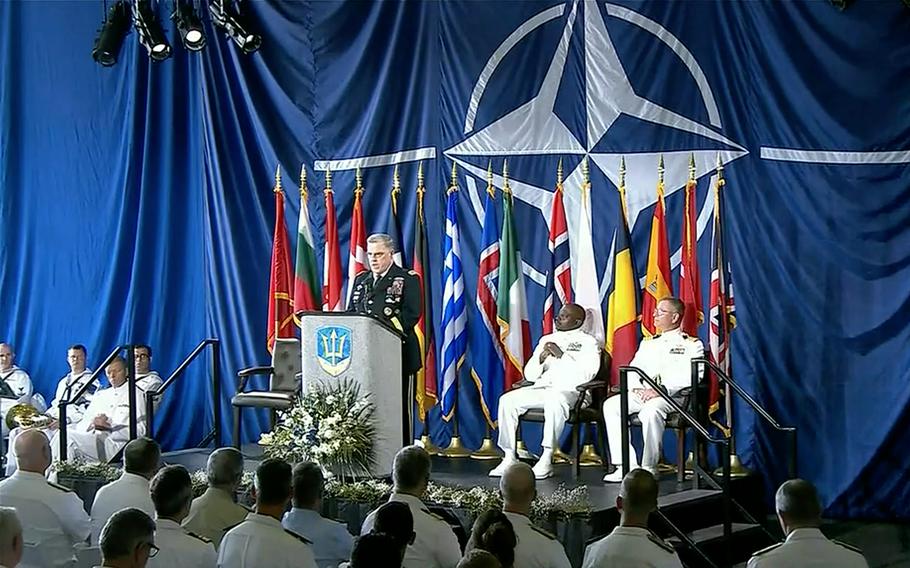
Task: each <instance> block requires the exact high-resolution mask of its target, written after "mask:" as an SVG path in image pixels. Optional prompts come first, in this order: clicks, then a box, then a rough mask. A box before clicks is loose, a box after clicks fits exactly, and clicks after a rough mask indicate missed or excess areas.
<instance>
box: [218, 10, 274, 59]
mask: <svg viewBox="0 0 910 568" xmlns="http://www.w3.org/2000/svg"><path fill="white" fill-rule="evenodd" d="M209 12H210V13H211V14H212V21H213V22H214V23H215V25H216V26H218V27H219V28H221V29H223V30H224V32H225V33H226V34H227V35H228V36H229V37H230V38H231V39H232V40H234V43H236V44H237V47H239V48H240V49H241V51H243V52H244V53H253V52H254V51H256V50H257V49H259V47H260V46H261V45H262V38H261V37H260V36H259V34H256V33H254V32H253V31H252V30H251V29H250V26H249V24H248V22H247V21H246V18H244V17H243V15H242V14H240V13H239V12H235V11H233V9H232V8H231V7H230V6H228V2H227V1H226V0H212V2H211V4H209Z"/></svg>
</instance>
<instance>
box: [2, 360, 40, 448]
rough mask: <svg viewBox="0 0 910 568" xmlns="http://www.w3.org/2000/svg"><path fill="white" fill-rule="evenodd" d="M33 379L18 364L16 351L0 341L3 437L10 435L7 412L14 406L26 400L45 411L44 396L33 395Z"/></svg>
mask: <svg viewBox="0 0 910 568" xmlns="http://www.w3.org/2000/svg"><path fill="white" fill-rule="evenodd" d="M33 393H34V387H33V386H32V379H31V377H29V376H28V373H26V372H25V370H23V369H20V368H19V367H17V366H16V353H15V351H13V346H12V345H10V344H9V343H0V423H2V424H0V426H2V432H3V437H4V438H5V437H7V436H8V435H9V431H8V430H7V428H6V412H7V411H8V410H9V409H10V408H12V407H13V406H15V405H17V404H19V403H21V402H25V403H28V404H32V405H34V406H35V408H37V409H38V411H39V412H44V398H42V397H41V395H37V396H36V397H34V399H33V397H32V394H33Z"/></svg>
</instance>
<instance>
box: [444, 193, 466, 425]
mask: <svg viewBox="0 0 910 568" xmlns="http://www.w3.org/2000/svg"><path fill="white" fill-rule="evenodd" d="M457 209H458V188H457V187H456V186H455V184H454V183H453V184H452V187H450V188H449V191H448V196H447V197H446V238H445V249H444V254H445V266H444V268H443V281H444V282H445V288H444V291H443V295H442V398H441V400H442V403H441V404H442V417H443V419H444V420H446V421H449V420H451V419H452V417H453V416H454V415H455V401H456V399H457V398H458V397H457V391H456V386H455V383H456V382H457V380H458V370H459V369H460V368H461V364H462V363H463V362H464V357H465V351H466V349H467V332H466V330H465V327H466V326H465V323H466V321H467V315H466V312H465V300H464V272H463V271H462V267H461V245H460V238H459V232H458V216H457V214H456V211H457Z"/></svg>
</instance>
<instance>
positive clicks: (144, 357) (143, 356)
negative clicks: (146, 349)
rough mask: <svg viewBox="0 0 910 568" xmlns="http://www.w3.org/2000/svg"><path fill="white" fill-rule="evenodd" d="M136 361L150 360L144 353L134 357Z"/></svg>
mask: <svg viewBox="0 0 910 568" xmlns="http://www.w3.org/2000/svg"><path fill="white" fill-rule="evenodd" d="M136 359H151V357H149V356H148V355H146V354H145V353H139V354H138V355H136Z"/></svg>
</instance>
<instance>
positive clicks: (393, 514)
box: [373, 501, 417, 563]
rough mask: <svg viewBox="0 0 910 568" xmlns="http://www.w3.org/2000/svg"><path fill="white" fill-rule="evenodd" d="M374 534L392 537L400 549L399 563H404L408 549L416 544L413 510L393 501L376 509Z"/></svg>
mask: <svg viewBox="0 0 910 568" xmlns="http://www.w3.org/2000/svg"><path fill="white" fill-rule="evenodd" d="M373 532H374V533H382V534H384V535H388V536H390V537H392V539H393V540H394V541H395V547H396V548H397V549H398V552H399V556H400V557H401V558H400V559H399V563H401V562H404V555H405V552H407V550H408V547H409V546H410V545H412V544H414V539H415V538H416V537H417V533H415V532H414V516H413V515H412V514H411V508H410V507H408V506H407V504H405V503H401V502H399V501H392V502H390V503H386V504H385V505H383V506H381V507H379V508H378V509H376V522H374V523H373Z"/></svg>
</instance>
